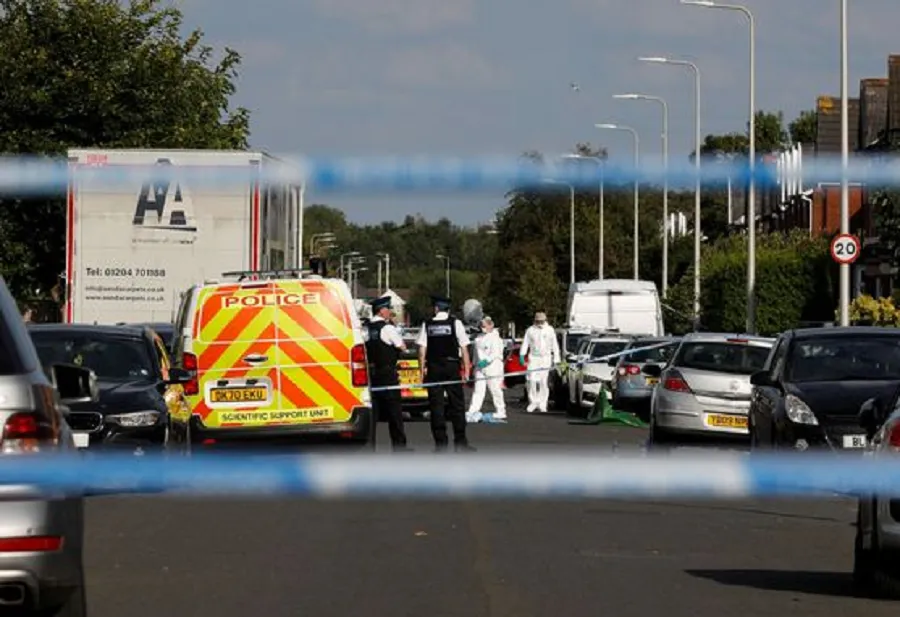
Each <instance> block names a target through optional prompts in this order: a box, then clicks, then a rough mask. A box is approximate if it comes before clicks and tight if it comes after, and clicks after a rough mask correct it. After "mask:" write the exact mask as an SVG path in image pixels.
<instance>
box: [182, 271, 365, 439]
mask: <svg viewBox="0 0 900 617" xmlns="http://www.w3.org/2000/svg"><path fill="white" fill-rule="evenodd" d="M198 306H199V311H198V313H197V319H196V320H195V330H194V332H195V341H196V352H197V356H198V358H197V359H198V374H199V378H200V388H201V394H200V395H199V396H197V397H196V399H197V402H196V403H195V404H194V410H193V411H194V413H195V414H197V415H199V416H200V417H201V418H202V419H203V421H204V424H206V425H207V426H220V427H223V428H225V427H228V426H242V425H244V423H243V422H223V421H220V420H219V418H218V413H217V412H219V411H222V410H221V408H220V407H218V406H216V407H215V408H211V407H210V406H209V405H208V404H207V403H206V401H205V399H204V396H203V393H204V392H205V384H206V383H208V382H210V381H212V382H215V381H217V380H221V379H228V380H233V379H247V378H264V377H267V378H269V379H270V380H271V383H272V385H273V397H272V400H271V402H270V403H269V404H260V405H258V406H246V405H244V406H242V407H241V411H242V412H248V413H253V412H254V411H293V410H304V409H307V410H309V409H319V410H330V411H329V412H328V413H327V414H324V413H323V414H320V415H319V417H315V418H310V419H304V420H292V421H290V422H287V421H271V422H265V425H266V426H271V425H277V424H294V423H298V422H300V423H305V422H342V421H346V420H348V419H349V417H350V414H351V412H352V410H353V408H354V407H357V406H360V405H362V393H363V389H362V388H354V387H353V386H352V380H351V367H350V354H351V348H352V347H353V344H354V331H353V326H352V322H351V320H350V315H349V313H348V311H347V308H346V306H345V303H344V302H343V301H342V299H341V295H340V293H339V290H338V289H337V288H336V286H335V285H333V284H331V283H328V282H327V281H299V280H298V281H281V282H277V283H276V282H267V283H253V284H252V285H247V286H241V285H225V286H219V287H213V288H209V289H208V290H204V291H202V292H201V295H200V299H199V302H198ZM251 355H256V356H261V357H265V358H266V359H265V360H264V361H261V362H259V363H258V364H257V365H256V366H248V365H247V363H245V362H244V358H246V357H247V356H251Z"/></svg>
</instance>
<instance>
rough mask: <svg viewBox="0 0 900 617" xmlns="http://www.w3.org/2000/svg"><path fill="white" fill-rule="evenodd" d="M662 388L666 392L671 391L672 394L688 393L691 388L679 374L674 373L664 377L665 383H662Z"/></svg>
mask: <svg viewBox="0 0 900 617" xmlns="http://www.w3.org/2000/svg"><path fill="white" fill-rule="evenodd" d="M663 388H665V389H666V390H671V391H672V392H690V391H691V387H690V386H689V385H688V384H687V382H686V381H685V380H684V377H682V376H681V374H679V373H676V372H675V371H671V372H670V373H669V374H668V375H666V379H665V381H663Z"/></svg>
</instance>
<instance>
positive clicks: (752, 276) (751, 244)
mask: <svg viewBox="0 0 900 617" xmlns="http://www.w3.org/2000/svg"><path fill="white" fill-rule="evenodd" d="M681 4H686V5H692V6H701V7H705V8H710V9H724V10H726V11H737V12H739V13H743V14H744V15H746V16H747V21H748V23H749V26H750V102H749V103H750V135H749V142H750V143H749V150H750V152H749V164H750V186H749V190H748V193H749V194H748V195H747V332H748V333H751V334H753V333H755V332H756V174H755V171H756V22H755V20H754V19H753V13H751V12H750V9H748V8H747V7H745V6H742V5H739V4H720V3H718V2H712V1H710V0H681Z"/></svg>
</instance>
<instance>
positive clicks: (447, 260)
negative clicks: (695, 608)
mask: <svg viewBox="0 0 900 617" xmlns="http://www.w3.org/2000/svg"><path fill="white" fill-rule="evenodd" d="M435 257H437V258H438V259H442V260H444V281H445V283H444V284H445V289H446V292H447V294H446V295H447V298H449V297H450V256H449V255H443V254H441V253H438V254H437V255H435Z"/></svg>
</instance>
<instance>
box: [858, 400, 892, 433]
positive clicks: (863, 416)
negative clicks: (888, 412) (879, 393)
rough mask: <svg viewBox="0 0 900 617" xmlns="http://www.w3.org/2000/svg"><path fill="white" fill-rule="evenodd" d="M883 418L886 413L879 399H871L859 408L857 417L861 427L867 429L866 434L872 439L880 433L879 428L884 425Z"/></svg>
mask: <svg viewBox="0 0 900 617" xmlns="http://www.w3.org/2000/svg"><path fill="white" fill-rule="evenodd" d="M883 416H884V413H883V409H882V406H881V401H879V400H878V399H877V398H870V399H868V400H866V401H865V402H864V403H863V404H862V405H860V406H859V413H858V414H857V416H856V417H857V420H858V422H859V425H860V427H862V428H863V429H865V431H866V433H867V434H868V436H869V437H870V438H871V437H872V435H874V434H875V433H876V432H878V428H879V427H880V426H881V425H882V424H883V423H884V420H885V418H884V417H883Z"/></svg>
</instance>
